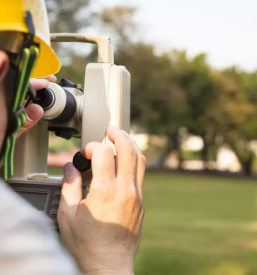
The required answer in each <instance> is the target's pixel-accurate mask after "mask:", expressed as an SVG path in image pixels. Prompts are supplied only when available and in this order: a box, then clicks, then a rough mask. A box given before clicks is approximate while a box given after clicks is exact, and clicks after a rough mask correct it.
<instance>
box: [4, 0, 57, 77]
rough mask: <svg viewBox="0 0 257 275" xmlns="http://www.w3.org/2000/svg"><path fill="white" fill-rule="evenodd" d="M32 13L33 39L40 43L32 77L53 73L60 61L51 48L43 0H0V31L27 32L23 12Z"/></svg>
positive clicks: (55, 71)
mask: <svg viewBox="0 0 257 275" xmlns="http://www.w3.org/2000/svg"><path fill="white" fill-rule="evenodd" d="M26 12H30V13H31V15H32V20H33V25H34V29H35V36H34V41H35V42H36V43H39V45H40V53H39V57H38V59H37V63H36V65H35V68H34V70H33V73H32V77H43V76H47V75H51V74H55V73H57V72H58V71H59V69H60V61H59V59H58V57H57V56H56V54H55V52H54V51H53V49H52V48H51V44H50V34H49V24H48V18H47V11H46V6H45V1H44V0H1V1H0V33H1V32H8V33H9V32H14V33H19V34H20V35H21V34H22V33H27V34H28V33H29V29H28V26H27V24H26V20H25V13H26ZM0 48H1V47H0Z"/></svg>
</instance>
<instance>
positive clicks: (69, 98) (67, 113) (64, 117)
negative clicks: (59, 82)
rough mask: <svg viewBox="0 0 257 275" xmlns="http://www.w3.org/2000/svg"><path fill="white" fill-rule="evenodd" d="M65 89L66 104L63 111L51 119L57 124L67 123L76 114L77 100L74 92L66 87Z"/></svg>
mask: <svg viewBox="0 0 257 275" xmlns="http://www.w3.org/2000/svg"><path fill="white" fill-rule="evenodd" d="M63 90H64V91H65V94H66V105H65V107H64V109H63V111H62V113H61V114H60V115H59V116H58V117H56V118H54V119H51V120H50V121H51V122H53V123H57V124H60V123H66V122H68V121H69V120H71V119H72V118H73V116H74V115H75V112H76V108H77V104H76V100H75V98H74V96H73V94H72V93H70V92H69V91H67V90H66V89H64V88H63Z"/></svg>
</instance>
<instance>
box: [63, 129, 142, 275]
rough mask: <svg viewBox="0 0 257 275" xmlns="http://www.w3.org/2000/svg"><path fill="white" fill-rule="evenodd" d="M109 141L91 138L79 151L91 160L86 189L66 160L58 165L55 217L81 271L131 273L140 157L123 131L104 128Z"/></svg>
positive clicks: (139, 211)
mask: <svg viewBox="0 0 257 275" xmlns="http://www.w3.org/2000/svg"><path fill="white" fill-rule="evenodd" d="M108 137H109V139H110V140H111V141H112V142H113V143H114V144H115V147H116V150H117V158H116V160H115V158H114V155H113V150H112V148H111V147H110V146H107V145H104V144H101V143H97V142H91V143H89V144H88V145H87V146H86V147H85V148H84V149H83V150H82V151H81V153H82V154H83V155H84V156H85V157H86V158H87V159H91V161H92V174H93V178H92V181H91V186H90V192H89V193H88V195H87V197H86V199H82V188H81V187H82V186H81V185H82V179H81V175H80V173H79V171H78V170H76V169H75V168H74V166H73V165H72V163H68V164H66V165H65V167H64V174H65V175H64V179H63V187H62V195H61V201H60V206H59V211H58V222H59V227H60V231H61V237H62V241H63V244H64V246H65V247H66V248H67V249H68V250H69V252H70V253H71V254H72V255H73V257H74V258H75V260H76V261H77V263H78V265H79V267H80V269H81V271H82V272H84V273H85V274H90V275H93V274H94V275H96V274H97V275H99V274H112V275H113V274H134V259H135V256H136V254H137V251H138V247H139V244H140V240H141V229H142V222H143V217H144V204H143V197H142V184H143V178H144V173H145V162H146V159H145V157H144V155H143V154H142V153H141V151H140V150H139V148H138V147H137V145H136V143H135V142H134V141H133V140H132V138H131V137H130V136H129V135H128V134H127V133H125V132H124V131H121V130H118V129H116V128H113V127H110V128H109V129H108Z"/></svg>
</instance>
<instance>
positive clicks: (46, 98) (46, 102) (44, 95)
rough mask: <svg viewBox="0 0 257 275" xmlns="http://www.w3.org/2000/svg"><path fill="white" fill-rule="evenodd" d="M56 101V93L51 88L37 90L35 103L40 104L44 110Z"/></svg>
mask: <svg viewBox="0 0 257 275" xmlns="http://www.w3.org/2000/svg"><path fill="white" fill-rule="evenodd" d="M54 101H55V95H54V94H53V92H52V90H50V89H49V88H45V89H41V90H39V91H37V94H36V97H35V99H34V100H33V103H35V104H38V105H40V106H41V107H42V108H43V109H44V110H47V109H49V108H50V107H51V106H52V105H53V103H54Z"/></svg>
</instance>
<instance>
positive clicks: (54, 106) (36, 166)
mask: <svg viewBox="0 0 257 275" xmlns="http://www.w3.org/2000/svg"><path fill="white" fill-rule="evenodd" d="M51 41H52V42H81V43H93V44H97V46H98V62H97V63H91V64H88V65H87V66H86V73H85V85H84V89H81V86H80V85H79V84H74V83H72V82H71V81H70V80H68V79H66V78H61V80H60V81H59V83H50V84H49V86H48V87H47V88H46V89H42V90H39V91H37V93H36V96H35V99H34V100H33V102H34V103H36V104H39V105H40V106H41V107H42V108H43V109H44V115H43V118H42V120H41V121H40V122H39V123H38V124H37V125H36V126H34V127H33V128H32V129H31V130H29V131H28V132H27V133H25V134H24V135H22V136H21V137H20V138H19V139H18V140H17V144H16V148H15V155H14V156H15V158H14V160H15V165H14V167H15V169H14V176H13V177H12V178H11V179H10V180H9V181H8V184H9V185H10V186H11V187H12V188H13V189H14V190H15V191H16V192H18V193H19V194H20V195H21V196H23V197H24V198H25V199H27V200H28V201H29V202H30V203H31V204H32V205H34V206H35V207H36V208H37V209H39V210H41V211H44V212H46V213H47V214H48V215H49V216H50V217H51V219H52V221H53V222H54V225H55V227H56V228H57V229H58V223H57V211H58V206H59V200H60V195H61V181H62V177H60V176H51V175H48V174H47V154H48V135H49V133H48V131H53V132H55V134H56V135H57V136H59V137H62V138H65V139H70V138H71V137H80V138H81V148H83V147H85V146H86V145H87V144H88V143H89V142H92V141H97V142H103V143H110V141H109V140H108V138H107V137H106V130H107V128H108V126H109V125H112V126H115V127H117V128H119V129H123V130H125V131H127V132H129V129H130V74H129V72H128V71H127V70H126V68H125V67H124V66H117V65H115V64H114V58H113V52H112V45H111V41H110V38H109V37H97V36H86V35H82V34H70V33H63V34H52V35H51ZM110 144H111V143H110ZM71 161H73V164H74V166H75V167H76V168H77V169H78V170H80V171H81V172H82V178H83V192H84V196H86V194H87V192H88V186H89V184H90V181H91V177H92V174H91V162H90V161H89V160H87V159H85V158H84V157H83V156H82V155H80V153H79V152H78V153H77V154H75V156H74V157H73V160H72V159H71Z"/></svg>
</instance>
